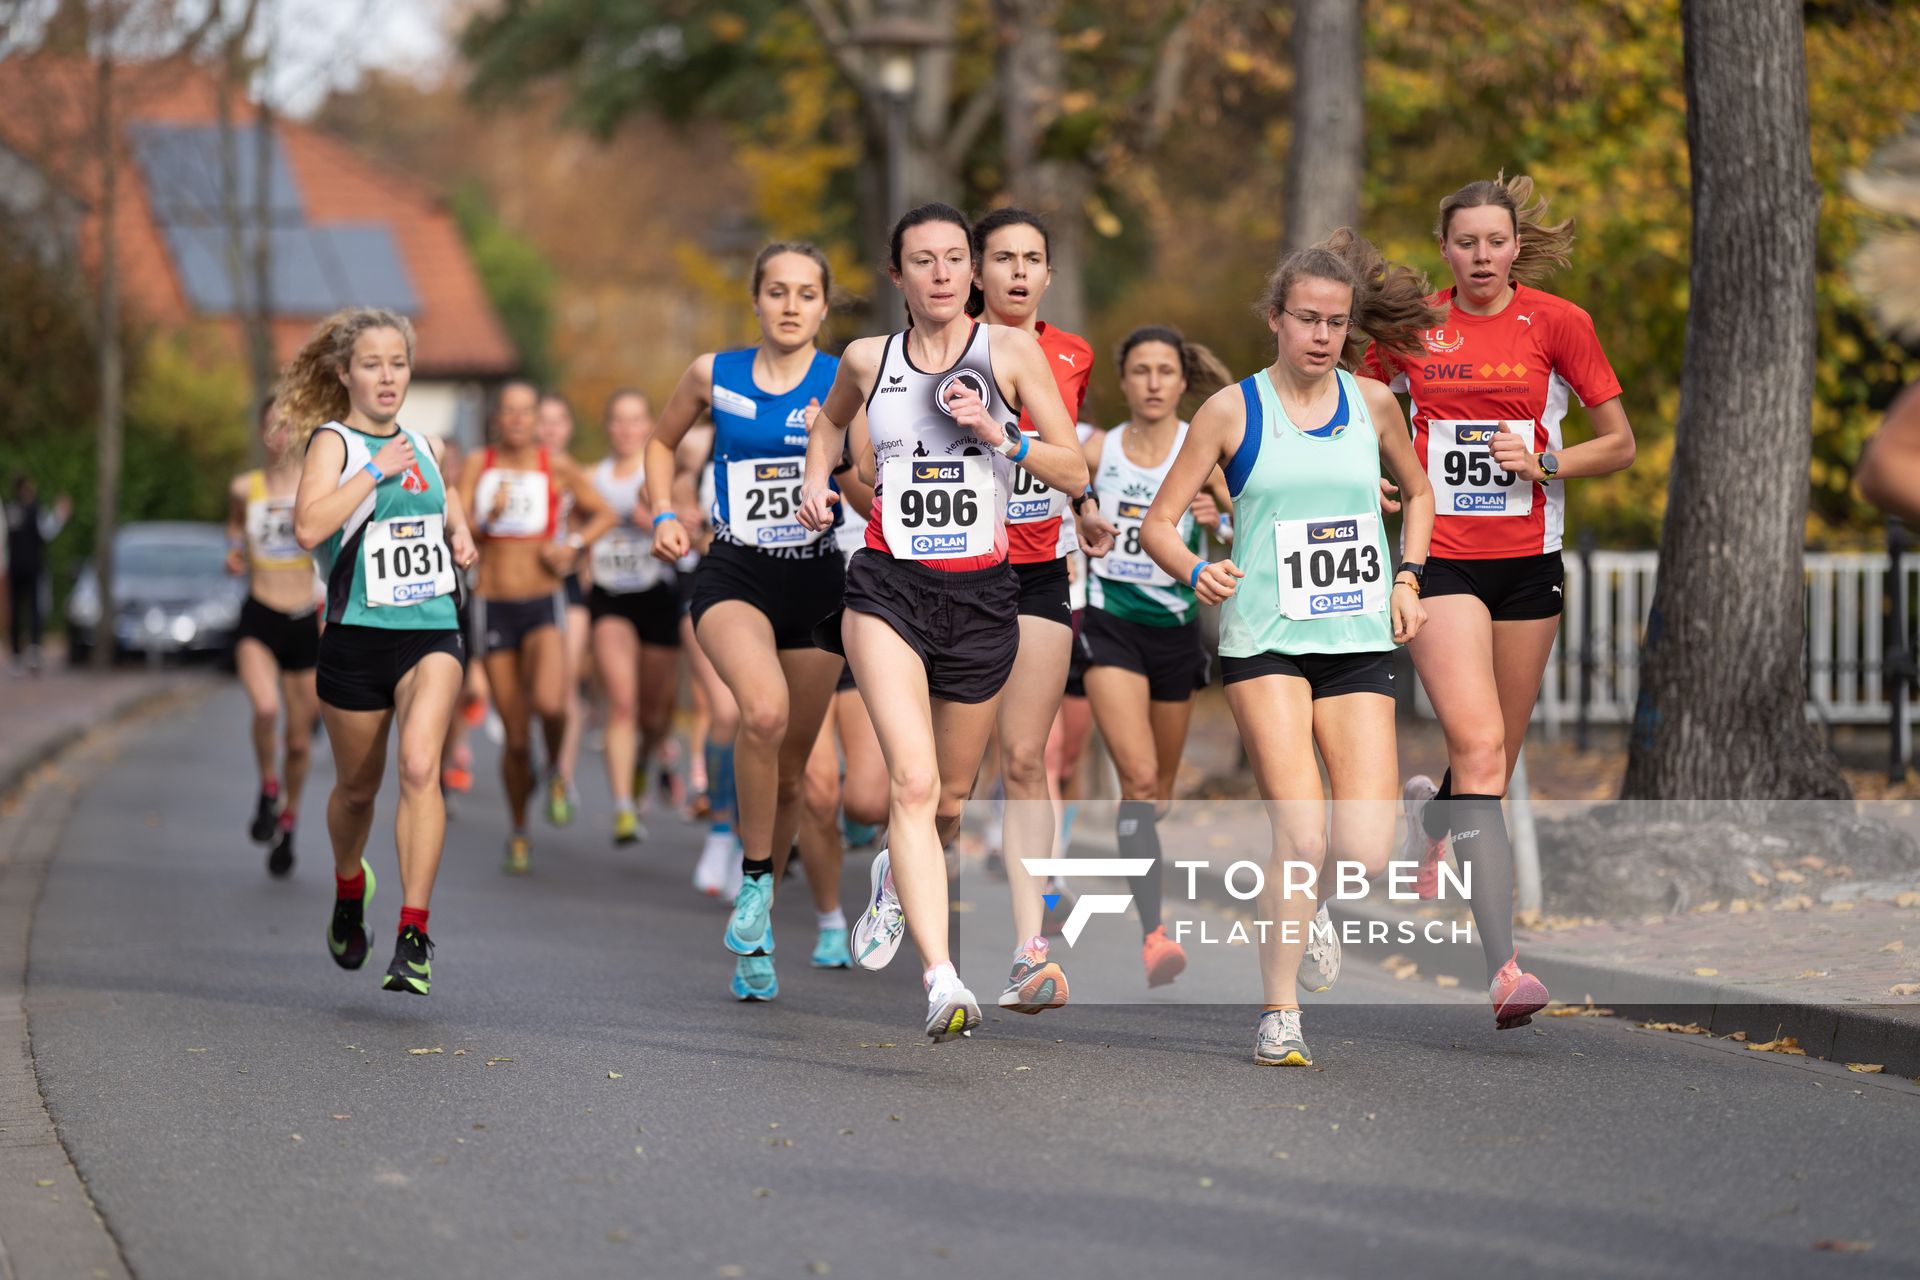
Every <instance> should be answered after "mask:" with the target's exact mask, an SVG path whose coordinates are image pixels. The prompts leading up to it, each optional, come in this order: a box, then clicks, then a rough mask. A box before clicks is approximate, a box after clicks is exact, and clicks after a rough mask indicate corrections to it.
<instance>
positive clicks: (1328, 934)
mask: <svg viewBox="0 0 1920 1280" xmlns="http://www.w3.org/2000/svg"><path fill="white" fill-rule="evenodd" d="M1300 976H1301V977H1302V978H1304V979H1306V984H1307V990H1309V991H1331V990H1333V984H1334V983H1336V982H1338V981H1340V931H1339V930H1337V929H1335V928H1334V927H1333V917H1332V916H1330V915H1328V914H1327V904H1326V903H1324V902H1323V903H1321V904H1320V909H1319V910H1318V911H1316V912H1314V913H1313V920H1312V921H1311V922H1310V923H1308V925H1307V954H1306V963H1305V964H1304V965H1302V966H1301V971H1300Z"/></svg>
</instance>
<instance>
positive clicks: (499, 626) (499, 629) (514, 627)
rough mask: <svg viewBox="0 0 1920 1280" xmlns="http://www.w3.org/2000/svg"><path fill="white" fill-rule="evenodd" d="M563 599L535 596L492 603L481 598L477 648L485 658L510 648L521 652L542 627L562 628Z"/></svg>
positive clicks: (477, 612)
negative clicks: (529, 637)
mask: <svg viewBox="0 0 1920 1280" xmlns="http://www.w3.org/2000/svg"><path fill="white" fill-rule="evenodd" d="M561 609H562V605H561V597H560V595H559V594H558V593H555V594H553V595H544V596H532V597H530V598H528V599H525V600H488V599H485V598H478V599H476V600H475V602H474V606H473V621H474V628H475V630H476V631H477V632H478V634H479V642H478V643H477V644H475V645H474V648H476V649H478V650H479V651H480V654H481V656H482V657H485V656H486V655H488V654H493V653H500V652H502V651H503V650H507V649H518V648H519V647H520V646H521V645H523V644H525V643H526V642H527V637H528V636H530V635H532V634H533V633H534V632H536V631H538V630H539V629H540V628H542V627H557V626H559V625H560V615H561Z"/></svg>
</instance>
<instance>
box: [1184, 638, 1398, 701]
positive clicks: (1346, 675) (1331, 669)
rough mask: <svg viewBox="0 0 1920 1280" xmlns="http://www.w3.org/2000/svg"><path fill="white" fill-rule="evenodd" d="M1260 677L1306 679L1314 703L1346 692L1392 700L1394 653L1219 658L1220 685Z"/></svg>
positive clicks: (1276, 654) (1259, 654)
mask: <svg viewBox="0 0 1920 1280" xmlns="http://www.w3.org/2000/svg"><path fill="white" fill-rule="evenodd" d="M1260 676H1294V677H1296V678H1298V679H1301V680H1305V681H1306V682H1307V687H1308V688H1309V689H1311V690H1312V691H1313V698H1314V701H1316V702H1318V701H1319V700H1320V699H1321V698H1337V697H1340V696H1341V695H1342V694H1348V693H1378V694H1382V695H1384V696H1385V697H1389V698H1391V697H1392V696H1393V695H1394V693H1395V692H1397V690H1396V689H1395V685H1396V684H1397V683H1398V682H1397V681H1396V680H1395V679H1394V678H1393V652H1392V651H1391V650H1382V651H1380V652H1377V653H1256V654H1254V655H1253V656H1252V657H1251V658H1228V657H1224V656H1223V657H1222V658H1221V659H1220V682H1221V683H1222V684H1238V683H1239V682H1240V681H1242V680H1254V679H1258V678H1259V677H1260Z"/></svg>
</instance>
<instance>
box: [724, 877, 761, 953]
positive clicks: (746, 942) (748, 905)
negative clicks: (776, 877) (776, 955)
mask: <svg viewBox="0 0 1920 1280" xmlns="http://www.w3.org/2000/svg"><path fill="white" fill-rule="evenodd" d="M772 913H773V877H772V876H770V875H758V876H748V877H746V879H745V881H744V882H742V884H741V885H740V896H739V897H737V898H735V899H734V900H733V914H732V915H731V916H729V917H727V931H726V932H725V933H724V934H722V935H721V936H720V940H721V941H722V942H723V943H725V944H726V947H727V950H729V951H731V952H733V954H735V955H737V956H770V955H772V954H773V922H772V920H771V919H770V918H769V917H770V916H771V915H772Z"/></svg>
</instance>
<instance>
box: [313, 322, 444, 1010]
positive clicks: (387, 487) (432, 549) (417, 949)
mask: <svg viewBox="0 0 1920 1280" xmlns="http://www.w3.org/2000/svg"><path fill="white" fill-rule="evenodd" d="M412 377H413V326H412V325H411V324H410V323H408V321H407V320H406V319H405V317H402V316H399V315H395V314H394V313H393V312H391V311H381V310H371V309H364V308H363V309H359V310H353V311H342V312H338V313H336V314H335V315H333V316H331V317H329V318H328V319H326V320H324V321H322V322H321V324H320V327H319V328H318V329H317V330H315V331H314V334H313V336H312V337H310V338H308V339H307V344H306V346H304V347H302V348H301V349H300V352H299V354H298V355H296V356H294V358H293V361H292V363H290V364H289V365H288V366H287V370H286V374H285V376H284V377H283V379H282V383H281V386H282V391H281V395H280V403H281V406H282V412H283V414H284V417H285V421H286V424H287V430H288V432H289V433H290V437H291V438H290V440H289V448H290V449H294V450H301V449H304V451H305V454H306V461H305V463H304V464H303V466H302V468H301V472H300V489H299V493H298V496H297V497H296V499H295V502H294V511H293V533H294V538H295V540H297V541H298V542H299V544H300V546H301V547H303V548H305V549H306V550H308V551H314V552H317V553H318V559H319V561H320V565H321V568H322V570H323V571H324V572H325V574H326V578H327V629H326V632H325V633H324V634H323V635H322V636H321V637H320V665H319V675H318V683H319V693H320V713H321V715H322V716H323V717H324V718H325V720H326V725H327V742H328V743H329V745H330V746H331V747H332V749H333V765H334V785H333V794H332V795H331V796H330V797H328V800H327V835H328V836H329V837H330V838H331V839H332V841H333V875H334V904H333V918H332V920H331V921H330V922H329V923H328V925H327V949H328V950H329V951H330V952H332V954H333V960H334V963H335V964H337V965H339V966H340V967H341V968H343V969H358V968H359V967H360V966H361V965H363V964H365V963H366V962H367V953H368V951H369V950H371V949H372V946H373V935H372V932H371V931H370V930H368V929H367V927H366V924H365V921H366V910H367V907H368V906H369V905H370V904H371V903H372V902H373V887H374V878H373V868H372V867H371V866H370V865H369V864H368V862H367V860H366V857H365V853H366V847H367V834H368V832H369V831H370V830H371V828H372V826H373V802H374V798H375V797H376V796H377V795H378V794H379V792H380V781H381V776H382V775H383V774H384V773H385V772H386V767H387V738H388V734H389V731H390V730H391V729H392V728H393V727H394V726H395V725H396V724H397V725H398V726H399V731H400V732H399V737H400V763H399V774H400V807H399V812H398V814H397V815H396V817H395V819H394V844H395V846H396V848H397V850H398V853H399V856H400V891H401V901H402V906H401V908H400V936H399V938H398V939H397V940H396V941H395V943H394V949H393V963H392V964H391V965H389V966H388V967H387V976H386V981H385V983H384V984H383V985H384V986H385V987H386V989H387V990H389V991H406V992H412V993H413V994H415V995H422V996H424V995H426V994H427V993H428V991H430V990H431V989H432V983H433V964H432V958H433V940H432V939H431V938H430V937H429V936H428V935H427V915H428V910H429V908H430V906H431V904H432V900H433V882H434V879H435V877H436V876H437V875H438V874H439V871H440V854H441V851H442V849H443V848H444V847H445V844H446V835H447V809H446V802H445V800H444V799H443V797H442V795H441V791H440V750H441V746H442V745H443V744H444V743H445V742H446V738H447V724H448V722H449V721H450V720H451V719H452V718H453V708H454V703H455V701H456V700H457V699H458V698H459V696H460V685H461V679H462V676H463V674H464V671H463V664H464V663H465V661H466V644H465V642H464V640H463V639H462V637H461V634H460V627H459V621H458V617H457V614H456V611H455V608H454V573H455V571H456V570H458V569H464V568H466V567H467V566H468V565H471V564H472V563H473V562H474V560H475V559H476V556H477V553H476V552H475V550H474V546H473V538H472V535H471V533H470V532H469V531H468V529H467V518H466V514H465V508H464V507H463V506H462V504H461V502H460V496H459V494H457V493H455V492H453V491H452V490H450V489H448V488H447V484H446V480H445V478H444V477H443V476H442V475H441V473H440V467H439V465H438V463H437V462H436V460H435V457H434V452H433V449H432V447H431V445H430V443H429V442H428V441H427V440H426V439H425V438H423V437H420V436H416V435H414V434H413V433H412V432H410V431H408V430H406V428H404V427H402V426H401V425H400V423H399V421H398V418H399V414H400V406H401V405H402V404H403V403H404V402H405V401H406V398H407V386H408V384H409V383H410V381H411V380H412Z"/></svg>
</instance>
